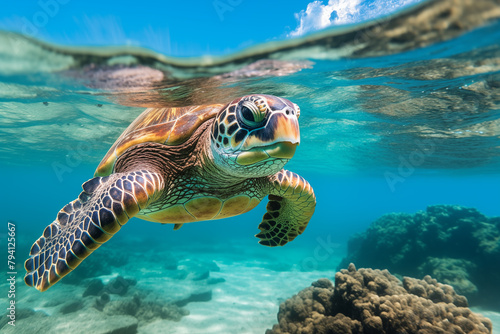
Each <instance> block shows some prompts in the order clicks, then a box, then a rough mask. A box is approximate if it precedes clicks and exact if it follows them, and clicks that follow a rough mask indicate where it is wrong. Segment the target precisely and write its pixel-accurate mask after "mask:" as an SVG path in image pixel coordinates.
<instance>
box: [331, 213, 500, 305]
mask: <svg viewBox="0 0 500 334" xmlns="http://www.w3.org/2000/svg"><path fill="white" fill-rule="evenodd" d="M499 239H500V217H493V218H488V217H486V216H484V215H483V214H481V213H480V212H479V211H477V210H476V209H473V208H464V207H460V206H451V205H435V206H429V207H428V208H427V210H426V211H420V212H417V213H416V214H414V215H409V214H402V213H391V214H387V215H384V216H382V217H381V218H379V219H378V220H377V221H375V222H374V223H372V225H371V226H370V227H369V228H368V230H367V231H365V232H363V233H360V234H357V235H355V236H353V237H351V239H350V240H349V242H348V250H347V256H346V258H344V259H343V260H342V262H341V264H340V266H339V267H338V268H337V269H340V268H345V267H346V266H347V265H348V264H349V263H351V262H352V263H355V264H356V265H357V266H362V267H371V268H379V269H382V268H386V269H388V270H390V271H391V272H393V273H396V274H400V275H406V276H413V277H423V276H425V275H427V274H432V276H433V277H436V278H438V279H439V280H440V281H443V282H445V283H449V284H451V285H452V286H454V287H455V288H456V289H457V290H458V291H459V292H460V293H463V294H464V295H465V296H466V297H467V298H468V299H469V302H471V303H472V304H481V305H484V306H492V307H497V308H498V307H499V305H498V300H500V290H499V289H498V282H499V280H500V267H499V266H492V263H500V243H499V242H498V240H499Z"/></svg>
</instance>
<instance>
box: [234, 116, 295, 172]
mask: <svg viewBox="0 0 500 334" xmlns="http://www.w3.org/2000/svg"><path fill="white" fill-rule="evenodd" d="M299 144H300V132H299V122H298V120H297V117H296V116H295V115H288V116H287V115H285V114H275V115H273V117H272V118H271V120H270V121H269V123H268V124H267V126H266V127H265V128H263V129H261V130H258V131H255V132H254V133H253V134H251V136H249V138H247V140H246V141H245V143H244V144H243V146H242V148H243V149H245V148H247V149H246V150H244V151H243V152H241V153H240V154H239V155H238V157H237V159H236V162H237V163H238V164H240V165H251V164H254V163H257V162H260V161H263V160H266V159H269V158H275V159H291V158H292V157H293V155H294V154H295V150H296V149H297V146H298V145H299Z"/></svg>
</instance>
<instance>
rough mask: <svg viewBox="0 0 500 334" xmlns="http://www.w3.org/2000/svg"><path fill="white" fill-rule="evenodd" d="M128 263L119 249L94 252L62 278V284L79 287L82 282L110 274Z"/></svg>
mask: <svg viewBox="0 0 500 334" xmlns="http://www.w3.org/2000/svg"><path fill="white" fill-rule="evenodd" d="M127 263H128V258H127V256H126V255H125V253H124V252H121V251H120V249H111V248H110V249H109V250H108V252H102V253H101V252H96V253H95V254H93V255H92V256H89V257H88V258H87V259H85V261H83V262H82V263H81V264H80V265H79V266H78V268H76V269H75V270H73V271H72V272H71V273H70V274H68V275H67V276H65V277H64V279H63V280H61V282H62V283H63V284H73V285H79V284H84V283H83V282H84V280H86V279H89V278H95V277H99V276H103V275H109V274H111V273H112V269H113V268H119V267H122V266H124V265H126V264H127Z"/></svg>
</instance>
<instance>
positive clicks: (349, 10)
mask: <svg viewBox="0 0 500 334" xmlns="http://www.w3.org/2000/svg"><path fill="white" fill-rule="evenodd" d="M418 1H420V0H375V1H373V2H371V3H367V1H363V0H329V1H328V4H326V5H324V4H323V1H313V2H311V3H309V4H308V5H307V8H306V10H302V11H300V13H296V14H295V17H296V18H297V20H298V22H299V24H298V26H297V28H296V29H295V30H294V31H292V32H291V33H290V34H289V35H288V36H289V37H297V36H301V35H304V34H307V33H309V32H312V31H316V30H320V29H323V28H327V27H329V26H331V25H340V24H350V23H358V22H361V21H364V20H368V19H371V18H374V17H376V16H380V15H383V14H388V13H389V12H393V11H395V10H397V9H400V8H402V7H404V6H406V5H408V4H412V3H416V2H418Z"/></svg>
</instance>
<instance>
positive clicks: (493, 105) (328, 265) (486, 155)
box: [0, 20, 500, 333]
mask: <svg viewBox="0 0 500 334" xmlns="http://www.w3.org/2000/svg"><path fill="white" fill-rule="evenodd" d="M382 28H384V27H383V26H382ZM350 29H353V30H354V31H356V29H361V28H356V27H354V28H353V27H351V28H350ZM387 29H388V28H387ZM333 31H334V30H333ZM359 31H361V30H359ZM337 33H338V32H336V31H334V32H331V34H332V35H335V34H337ZM361 36H363V35H361ZM373 38H375V37H373ZM0 40H2V45H3V46H0V156H1V160H2V163H1V166H0V171H1V174H2V175H3V181H2V185H3V191H2V195H1V196H2V200H1V202H2V210H1V211H0V216H1V221H3V222H4V227H2V230H0V236H1V237H2V241H1V242H2V249H5V248H6V247H7V246H4V245H6V243H4V242H5V240H6V234H7V227H6V225H7V222H8V221H10V222H13V223H15V226H16V258H15V261H16V265H17V267H16V272H17V273H18V274H17V292H18V293H17V298H18V305H19V307H20V308H22V307H25V308H30V309H34V310H37V311H43V312H45V313H46V314H48V315H49V316H51V317H55V318H57V319H63V318H61V316H60V315H58V314H59V313H57V312H58V311H57V307H59V306H60V305H63V304H64V303H65V302H66V301H64V302H63V301H61V303H60V304H57V305H56V306H51V305H50V304H48V303H47V301H48V300H58V299H61V298H62V296H63V295H64V294H68V293H71V292H70V291H78V292H75V294H76V293H78V294H80V293H81V292H82V291H83V290H84V289H85V287H86V285H87V284H88V281H89V280H90V279H92V278H95V277H100V278H102V279H103V281H104V282H108V281H109V280H112V279H113V277H115V276H116V275H122V276H123V277H126V278H127V277H128V278H132V279H135V280H136V281H137V285H136V288H137V289H143V290H144V291H161V293H160V292H158V295H161V296H163V297H165V298H167V299H168V295H169V294H170V295H171V294H175V293H179V291H181V290H182V291H184V290H185V289H187V290H189V289H190V288H192V290H193V291H198V290H199V289H203V288H205V289H206V287H207V285H206V284H205V283H204V284H205V285H203V286H201V285H200V283H199V281H196V280H193V281H190V280H189V279H185V280H182V279H181V280H179V279H173V278H172V277H171V276H168V275H170V274H166V273H165V272H163V270H162V268H163V267H164V262H168V261H174V262H175V261H177V262H178V263H179V264H178V265H179V266H182V265H184V266H185V267H186V268H188V269H187V270H188V271H189V270H191V269H189V268H191V267H189V266H190V264H186V263H185V262H182V261H199V262H200V263H201V265H200V266H201V267H203V266H205V267H207V268H208V267H209V265H210V263H215V264H216V265H217V266H218V268H219V270H212V271H211V272H210V274H211V277H215V278H223V279H225V282H222V283H217V284H215V285H213V288H211V293H212V300H211V301H209V302H197V303H189V304H187V306H185V308H186V309H188V310H189V312H190V315H189V316H186V317H184V318H183V319H182V320H181V321H180V322H168V321H167V320H161V319H160V320H158V319H156V320H154V321H153V320H151V321H150V322H149V323H148V321H144V322H142V323H140V324H139V328H142V330H143V332H167V329H165V328H167V327H168V328H169V329H168V332H169V333H170V332H171V333H176V332H179V333H181V332H182V333H184V332H185V333H195V332H196V333H198V332H197V331H196V330H199V333H203V332H207V333H208V332H211V333H212V332H214V333H216V332H221V333H222V332H227V333H229V332H231V333H240V332H241V333H247V332H248V333H254V332H255V333H257V332H260V333H262V332H263V331H264V330H265V329H266V328H271V326H272V324H273V323H275V322H276V321H275V319H276V313H277V311H278V305H279V302H280V301H282V300H284V299H286V298H289V297H290V296H291V295H292V294H294V293H297V292H298V291H300V290H301V289H303V288H305V287H307V286H308V285H309V284H310V282H312V281H313V280H315V279H318V278H320V277H329V278H333V276H334V274H335V271H336V267H337V265H338V264H339V263H340V260H341V259H342V258H343V257H344V256H345V255H346V247H347V246H346V245H347V241H348V240H349V238H350V237H351V236H352V235H354V234H355V233H360V232H363V231H365V230H366V229H367V228H368V227H369V226H370V224H371V223H372V222H374V221H375V220H376V219H377V218H379V217H380V216H382V215H384V214H388V213H393V212H403V213H410V214H413V213H416V212H418V211H422V210H424V211H425V210H426V208H427V207H428V206H430V205H438V204H449V205H458V206H464V207H471V208H476V209H477V210H479V211H480V212H481V213H483V214H484V215H486V216H490V217H494V216H500V109H499V107H500V44H499V41H500V22H499V21H498V20H497V21H493V22H489V23H487V24H486V25H484V26H483V25H482V26H480V27H477V28H474V29H472V30H470V31H463V32H461V33H459V34H457V36H452V37H450V38H449V39H446V40H444V41H436V42H433V43H430V44H429V45H425V46H422V47H419V46H418V45H415V46H413V47H411V48H409V49H408V50H401V51H398V52H392V51H390V50H385V51H384V50H378V51H377V52H371V53H370V52H367V53H365V54H361V55H360V56H358V55H356V54H355V53H352V51H349V52H351V53H349V54H347V51H345V50H346V49H348V48H347V47H345V46H342V45H341V46H339V47H337V48H334V47H332V48H328V52H324V50H326V49H327V48H326V47H324V45H323V46H321V45H320V46H321V47H318V49H317V50H316V49H314V48H312V49H306V51H307V52H302V53H301V52H298V51H300V50H301V49H300V47H297V48H296V49H294V48H288V49H286V50H285V51H279V52H278V51H270V52H269V53H267V56H265V55H266V54H264V53H261V54H259V53H258V52H257V51H255V50H254V51H252V50H253V49H250V50H249V51H247V53H246V54H239V56H238V57H239V58H238V57H236V56H235V57H236V58H237V59H244V61H234V59H233V60H232V59H231V57H229V58H228V59H229V60H227V61H226V60H225V63H224V62H222V63H224V64H225V65H224V64H223V65H224V66H223V65H220V64H219V65H217V64H216V65H214V66H213V67H205V68H204V67H203V66H201V67H197V66H195V65H190V66H187V65H186V66H184V65H183V66H184V67H183V66H176V65H175V64H174V65H172V64H173V63H172V62H170V63H169V61H170V60H168V59H167V60H165V59H163V58H161V57H160V58H158V57H157V58H155V57H156V56H152V55H153V53H150V54H149V53H146V55H144V56H143V57H141V56H139V55H140V54H141V52H143V51H140V50H139V51H137V50H131V51H130V50H129V54H124V53H123V52H118V51H116V53H115V54H113V52H115V51H109V52H110V53H109V54H110V56H107V58H106V57H105V58H102V57H101V58H99V57H97V56H96V57H95V59H91V57H90V56H88V57H87V58H86V57H85V55H93V54H95V53H96V52H98V51H99V49H85V48H80V49H77V50H76V51H75V50H73V51H71V52H70V51H68V50H67V49H64V48H58V47H54V48H52V47H51V46H50V45H49V46H47V45H46V44H38V43H39V42H38V41H36V40H32V39H24V38H23V37H22V36H19V35H12V34H10V33H8V32H2V31H0ZM362 42H363V41H362V40H361V41H360V43H362ZM304 43H305V42H304ZM318 43H323V42H321V41H320V42H318ZM323 47H324V49H322V48H323ZM344 47H345V48H344ZM100 50H105V48H101V49H100ZM297 50H298V51H297ZM315 50H316V51H315ZM295 51H297V52H295ZM106 52H108V51H106ZM315 52H316V53H315ZM252 53H254V54H258V56H255V57H254V58H252V57H251V55H252ZM342 54H347V56H340V57H339V55H342ZM236 58H235V59H236ZM151 59H153V60H154V61H152V60H151ZM245 59H246V60H245ZM263 59H264V60H266V59H271V60H272V61H273V63H272V64H271V65H269V64H265V65H262V64H260V65H257V66H256V69H255V68H253V69H252V70H249V69H248V67H245V66H251V64H254V60H263ZM215 63H216V62H215ZM207 68H208V69H207ZM270 68H271V70H270ZM238 71H240V72H238ZM250 71H254V72H251V73H252V74H250V75H246V74H245V75H242V74H241V73H250ZM211 72H212V73H211ZM227 73H232V74H231V75H229V74H227ZM250 93H262V94H271V95H277V96H283V97H285V98H288V99H290V100H291V101H293V102H295V103H297V104H298V105H299V106H300V107H301V116H300V119H299V122H300V126H301V128H300V131H301V144H300V146H299V147H298V149H297V152H296V154H295V156H294V158H293V159H292V160H291V161H290V162H289V163H288V164H287V166H286V168H287V169H289V170H292V171H294V172H296V173H298V174H300V175H302V176H303V177H304V178H305V179H307V180H308V181H309V182H310V183H311V185H312V186H313V188H314V190H315V193H316V197H317V208H316V212H315V214H314V216H313V218H312V220H311V221H310V223H309V226H308V227H307V229H306V231H305V232H304V233H303V234H302V235H300V236H299V237H297V239H295V240H294V241H293V242H290V243H289V244H287V245H286V246H284V247H278V248H272V249H271V248H266V247H263V246H261V245H259V244H258V243H257V239H256V238H255V237H254V235H255V234H256V233H257V232H258V229H257V225H258V224H259V223H260V221H261V217H262V214H263V213H264V212H265V205H266V203H265V202H266V200H264V201H263V202H262V203H261V204H260V205H259V206H258V207H256V208H255V209H254V210H252V211H251V212H249V213H247V214H244V215H242V216H237V217H233V218H228V219H224V220H217V221H207V222H199V223H193V224H185V225H184V226H183V227H182V228H181V229H180V230H178V231H173V230H172V226H170V225H165V226H164V225H160V224H155V223H151V222H146V221H142V220H139V219H136V218H134V219H132V220H131V221H129V222H128V223H127V225H126V226H125V227H124V228H123V229H122V230H121V231H120V232H119V233H118V234H117V235H116V236H115V237H114V238H113V239H112V240H110V241H109V242H107V243H106V244H105V245H103V246H102V247H101V248H100V249H99V250H97V251H96V252H95V254H92V255H91V257H94V256H95V257H96V259H98V260H96V263H99V261H101V262H102V263H105V267H107V268H100V267H99V266H98V265H95V264H94V267H92V266H89V267H86V268H83V269H82V270H80V268H78V269H76V270H75V272H74V273H71V274H70V276H74V277H76V276H77V275H80V276H82V277H83V276H85V277H84V278H85V279H86V280H83V279H82V280H81V281H79V280H78V279H75V280H74V281H75V282H74V283H72V284H73V285H72V284H68V283H64V281H65V280H66V278H65V279H63V280H62V281H61V282H60V283H58V284H57V285H56V286H54V287H52V288H51V289H50V290H48V291H47V292H44V293H43V294H40V293H38V292H36V291H34V289H28V288H27V287H26V286H24V283H23V281H22V277H23V275H24V269H23V263H24V260H25V259H26V258H27V256H28V254H29V249H30V247H31V244H32V243H33V242H34V241H35V240H36V239H37V238H38V237H39V236H40V234H41V233H42V232H43V229H44V228H45V226H46V225H48V224H49V223H51V222H52V221H53V220H54V219H55V216H56V214H57V212H58V211H59V210H60V209H61V208H62V207H63V206H64V205H65V204H66V203H68V202H70V201H72V200H73V199H75V198H76V197H77V196H78V194H79V193H80V191H81V184H82V183H83V182H84V181H86V180H88V179H89V178H91V177H92V176H93V173H94V171H95V168H96V166H97V165H98V164H99V161H100V159H101V158H102V156H104V154H105V153H106V152H107V150H108V148H109V147H110V146H111V144H112V143H113V142H114V141H115V139H116V138H117V137H118V136H119V135H120V133H121V132H122V131H123V130H124V129H125V128H126V126H127V125H128V124H129V123H130V122H132V121H133V120H134V119H135V117H136V116H138V115H139V114H140V113H141V112H142V111H143V110H144V109H145V108H146V107H148V106H159V105H163V106H169V105H175V106H180V105H191V104H197V103H203V101H207V103H214V102H221V103H222V102H227V101H229V100H230V99H231V98H234V97H237V96H241V95H245V94H250ZM325 244H326V245H327V247H325V246H324V245H325ZM2 251H3V250H2ZM168 254H171V255H168ZM110 256H113V257H117V258H120V259H122V258H126V259H127V260H125V261H124V262H125V264H123V265H117V266H113V265H112V263H113V261H112V260H109V259H106V257H110ZM170 257H173V258H174V259H175V260H171V258H170ZM492 265H495V264H492ZM82 266H83V265H82ZM205 267H203V268H205ZM2 268H4V267H2ZM79 270H80V271H79ZM93 270H95V271H96V272H95V275H94V273H93ZM84 271H85V274H84ZM70 276H68V278H69V277H70ZM283 282H289V283H283ZM238 287H240V288H239V289H238ZM155 289H156V290H155ZM252 289H255V293H251V291H250V292H249V290H252ZM32 290H33V291H32ZM2 291H3V290H2ZM174 292H175V293H174ZM191 292H192V291H191V290H189V291H188V292H186V293H187V294H189V293H191ZM4 295H5V294H3V292H2V295H1V296H0V299H5V300H7V299H6V296H4ZM252 295H253V296H254V297H252ZM249 296H250V297H249ZM255 296H261V297H259V298H260V299H258V298H257V297H255ZM112 298H114V297H112ZM231 298H232V299H231ZM249 298H250V299H249ZM112 300H113V299H112ZM23 303H24V306H23ZM211 303H212V304H211ZM47 305H48V306H47ZM87 306H88V305H87V304H85V306H82V308H81V309H86V308H87ZM479 306H480V305H479ZM224 312H226V313H224ZM231 312H233V313H231ZM245 312H246V313H245ZM225 315H226V316H227V317H226V316H225ZM228 315H229V316H228ZM58 317H59V318H58ZM190 317H191V318H190ZM235 317H242V318H245V317H246V319H247V320H245V322H243V323H238V322H237V321H235V320H234V319H235ZM200 319H204V320H203V321H202V320H200ZM231 319H233V320H231ZM248 319H250V320H248ZM256 319H257V320H256ZM19 321H21V320H19ZM61 321H67V319H66V318H64V320H61ZM161 321H164V322H161ZM237 323H238V324H237ZM148 326H150V327H148ZM165 326H167V327H165ZM205 326H206V327H205ZM218 326H220V327H218ZM203 327H205V329H204V330H202V329H200V328H203ZM159 328H163V330H165V331H161V330H160V329H159ZM20 333H21V332H20Z"/></svg>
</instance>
